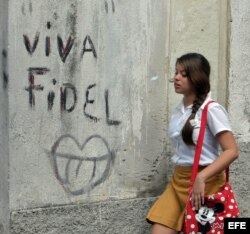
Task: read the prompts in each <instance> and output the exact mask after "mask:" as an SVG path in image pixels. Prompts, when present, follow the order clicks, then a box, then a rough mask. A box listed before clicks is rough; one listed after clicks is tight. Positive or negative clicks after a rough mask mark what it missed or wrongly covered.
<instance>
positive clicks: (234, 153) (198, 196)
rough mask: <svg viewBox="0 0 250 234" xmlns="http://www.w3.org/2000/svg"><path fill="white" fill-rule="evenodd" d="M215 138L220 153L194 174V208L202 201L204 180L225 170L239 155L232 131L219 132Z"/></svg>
mask: <svg viewBox="0 0 250 234" xmlns="http://www.w3.org/2000/svg"><path fill="white" fill-rule="evenodd" d="M216 139H217V141H218V143H219V144H220V146H221V149H222V153H221V154H220V155H219V156H218V158H217V159H216V160H215V161H214V162H213V163H212V164H210V165H209V166H207V167H206V168H205V169H203V170H202V171H200V172H199V173H198V174H197V176H196V179H195V182H194V186H193V192H192V202H193V205H194V206H195V207H196V209H198V208H199V207H200V206H201V204H202V203H204V195H205V194H204V193H205V182H206V180H207V179H208V178H210V177H212V176H214V175H216V174H217V173H219V172H221V171H223V170H225V169H226V168H227V167H228V166H229V165H230V164H231V163H232V162H233V161H234V160H235V159H237V158H238V156H239V151H238V147H237V145H236V142H235V139H234V136H233V134H232V132H230V131H223V132H220V133H218V134H217V135H216Z"/></svg>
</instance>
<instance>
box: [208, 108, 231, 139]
mask: <svg viewBox="0 0 250 234" xmlns="http://www.w3.org/2000/svg"><path fill="white" fill-rule="evenodd" d="M207 123H208V127H209V129H210V131H211V132H212V134H213V135H214V136H215V135H216V134H218V133H220V132H222V131H232V129H231V126H230V123H229V118H228V113H227V112H226V110H225V109H224V107H222V106H221V105H220V104H218V103H214V104H213V105H211V106H210V107H209V108H208V116H207Z"/></svg>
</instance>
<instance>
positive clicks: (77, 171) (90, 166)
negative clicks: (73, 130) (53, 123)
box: [51, 134, 115, 195]
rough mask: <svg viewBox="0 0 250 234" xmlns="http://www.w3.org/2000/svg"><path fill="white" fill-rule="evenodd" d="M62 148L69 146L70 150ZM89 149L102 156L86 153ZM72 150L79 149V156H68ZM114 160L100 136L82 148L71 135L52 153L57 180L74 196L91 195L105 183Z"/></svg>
mask: <svg viewBox="0 0 250 234" xmlns="http://www.w3.org/2000/svg"><path fill="white" fill-rule="evenodd" d="M62 145H64V146H65V145H67V148H68V150H67V149H65V147H64V148H63V147H61V146H62ZM90 145H91V147H94V148H95V149H101V152H100V153H97V152H96V150H91V152H90V151H87V150H86V149H87V148H88V147H90ZM72 148H76V150H78V154H73V153H69V152H70V151H71V149H72ZM91 154H96V155H91ZM114 157H115V154H114V152H112V151H111V149H110V147H109V144H108V142H107V141H106V140H105V139H104V138H103V137H101V136H99V135H92V136H90V137H88V138H87V139H86V140H85V141H84V142H83V144H81V143H79V142H78V140H77V139H76V138H75V137H73V136H72V135H70V134H66V135H62V136H61V137H60V138H59V139H58V140H57V141H56V142H55V143H54V145H53V146H52V149H51V162H52V166H53V168H54V171H55V175H56V178H57V179H58V181H59V182H60V184H61V185H62V186H63V188H64V189H65V191H66V192H68V193H70V194H71V195H81V194H85V193H88V192H90V191H91V190H92V189H94V188H95V187H96V186H98V185H99V184H101V183H103V182H104V181H105V180H106V179H107V178H108V176H109V173H110V169H111V166H112V164H113V162H114ZM77 180H78V181H79V183H77Z"/></svg>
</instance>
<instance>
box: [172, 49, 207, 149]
mask: <svg viewBox="0 0 250 234" xmlns="http://www.w3.org/2000/svg"><path fill="white" fill-rule="evenodd" d="M176 64H180V65H182V66H183V67H184V70H185V72H186V75H187V78H188V80H189V82H190V84H191V85H192V87H193V89H194V92H195V95H196V98H195V100H194V102H193V107H192V113H191V115H190V116H189V118H188V120H187V122H186V123H185V125H184V127H183V129H182V139H183V141H184V142H185V143H186V144H187V145H194V142H193V138H192V135H193V126H192V125H191V124H190V120H192V119H194V118H195V114H196V112H197V111H198V109H199V108H200V106H201V105H202V103H203V102H204V101H205V99H206V97H207V94H208V93H209V91H210V82H209V75H210V65H209V62H208V60H207V59H206V58H205V57H204V56H203V55H201V54H198V53H188V54H185V55H182V56H181V57H180V58H178V59H177V61H176Z"/></svg>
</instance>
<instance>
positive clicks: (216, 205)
mask: <svg viewBox="0 0 250 234" xmlns="http://www.w3.org/2000/svg"><path fill="white" fill-rule="evenodd" d="M211 102H213V101H210V102H208V103H207V104H206V106H205V107H204V110H203V112H202V117H201V127H200V133H199V137H198V142H197V146H196V150H195V157H194V165H193V169H192V175H191V180H190V181H191V185H190V188H189V195H188V199H187V204H186V211H185V217H184V226H183V233H184V234H196V233H202V234H224V219H225V218H236V217H238V216H239V208H238V205H237V202H236V199H235V196H234V193H233V190H232V187H231V185H230V184H229V168H227V169H226V183H225V185H224V186H223V188H222V189H221V190H220V191H219V192H217V193H215V194H211V195H208V196H205V202H204V204H203V205H202V207H200V208H199V210H195V208H194V207H193V206H192V202H191V191H192V187H193V184H194V181H195V177H196V175H197V171H198V167H199V161H200V154H201V150H202V143H203V139H204V134H205V129H206V122H207V110H208V105H209V104H210V103H211Z"/></svg>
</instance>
